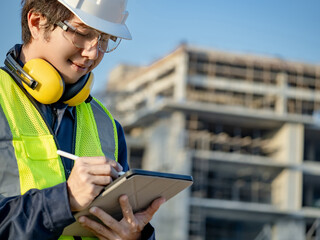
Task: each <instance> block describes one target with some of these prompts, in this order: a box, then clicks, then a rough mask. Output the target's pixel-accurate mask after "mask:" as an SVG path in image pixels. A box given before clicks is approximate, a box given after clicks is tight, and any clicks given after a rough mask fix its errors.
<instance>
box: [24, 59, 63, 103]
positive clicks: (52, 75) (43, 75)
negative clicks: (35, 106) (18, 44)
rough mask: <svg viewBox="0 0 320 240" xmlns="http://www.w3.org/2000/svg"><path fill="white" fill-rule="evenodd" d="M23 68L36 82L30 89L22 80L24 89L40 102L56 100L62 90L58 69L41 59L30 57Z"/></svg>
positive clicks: (53, 101)
mask: <svg viewBox="0 0 320 240" xmlns="http://www.w3.org/2000/svg"><path fill="white" fill-rule="evenodd" d="M23 70H24V71H25V72H26V73H27V74H29V75H30V76H31V77H32V78H33V79H34V80H36V81H37V82H38V85H37V87H36V88H35V89H31V88H30V87H28V86H27V85H26V84H25V83H24V82H22V84H23V85H24V87H25V89H26V90H27V91H28V92H29V93H30V94H31V95H32V96H33V97H34V98H35V99H36V100H37V101H38V102H40V103H43V104H51V103H55V102H57V101H58V100H59V99H60V98H61V96H62V94H63V92H64V82H63V81H62V78H61V76H60V74H59V73H58V71H57V70H56V69H55V68H54V67H53V66H52V65H51V64H50V63H48V62H47V61H45V60H43V59H39V58H38V59H31V60H30V61H28V62H27V63H26V64H25V65H24V67H23Z"/></svg>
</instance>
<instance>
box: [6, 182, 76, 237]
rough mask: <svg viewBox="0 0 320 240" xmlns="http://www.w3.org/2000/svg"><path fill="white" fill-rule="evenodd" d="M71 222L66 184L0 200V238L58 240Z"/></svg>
mask: <svg viewBox="0 0 320 240" xmlns="http://www.w3.org/2000/svg"><path fill="white" fill-rule="evenodd" d="M74 221H75V219H74V217H73V215H72V213H71V211H70V206H69V201H68V194H67V185H66V183H65V182H64V183H61V184H58V185H56V186H54V187H51V188H46V189H42V190H38V189H31V190H29V191H28V192H26V193H25V194H24V195H20V196H15V197H8V198H2V199H1V201H0V239H8V240H13V239H15V240H16V239H24V240H34V239H42V240H44V239H45V240H47V239H48V240H49V239H58V238H59V236H60V235H61V234H62V231H63V229H64V228H65V227H66V226H67V225H69V224H71V223H73V222H74Z"/></svg>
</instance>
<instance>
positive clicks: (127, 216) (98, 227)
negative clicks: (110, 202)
mask: <svg viewBox="0 0 320 240" xmlns="http://www.w3.org/2000/svg"><path fill="white" fill-rule="evenodd" d="M119 202H120V206H121V209H122V214H123V218H122V220H121V221H120V222H119V221H117V220H115V219H114V218H112V217H111V216H110V215H109V214H108V213H106V212H105V211H103V210H102V209H100V208H98V207H92V208H91V209H90V213H91V214H93V215H95V216H96V217H97V218H99V219H100V220H101V221H102V222H103V223H104V225H103V224H100V223H98V222H96V221H94V220H91V219H89V218H87V217H85V216H82V217H80V218H79V219H78V221H79V222H80V224H81V225H82V226H83V227H85V228H87V229H89V230H90V231H91V232H93V233H94V234H95V235H96V236H97V237H98V238H99V239H100V240H120V239H121V240H137V239H140V236H141V231H142V230H143V228H144V227H145V226H146V225H147V223H148V222H150V220H151V219H152V217H153V215H154V214H155V213H156V211H157V210H158V209H159V207H160V205H161V204H163V203H164V202H165V199H164V198H158V199H156V200H154V201H153V202H152V204H151V205H150V206H149V207H148V208H147V209H146V210H145V211H143V212H139V213H136V214H133V212H132V207H131V205H130V203H129V200H128V197H127V196H126V195H123V196H121V197H120V198H119Z"/></svg>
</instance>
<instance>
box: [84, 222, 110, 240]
mask: <svg viewBox="0 0 320 240" xmlns="http://www.w3.org/2000/svg"><path fill="white" fill-rule="evenodd" d="M78 222H79V223H80V224H81V226H82V227H84V228H86V229H88V230H89V231H91V232H93V233H94V235H96V236H97V237H101V238H100V239H105V238H106V237H108V239H111V237H112V235H113V234H112V232H111V231H110V230H109V229H108V228H106V227H105V226H103V225H101V224H100V223H98V222H96V221H93V220H91V219H90V218H87V217H84V216H81V217H80V218H79V219H78Z"/></svg>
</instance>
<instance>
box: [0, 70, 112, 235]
mask: <svg viewBox="0 0 320 240" xmlns="http://www.w3.org/2000/svg"><path fill="white" fill-rule="evenodd" d="M0 79H1V81H0V105H1V108H0V139H1V141H0V149H1V154H2V157H3V159H5V161H6V163H5V164H3V166H2V167H1V170H0V174H1V175H2V176H1V178H2V179H3V180H4V181H1V182H0V193H1V194H2V196H4V197H9V196H15V195H22V194H24V193H25V192H26V191H28V190H29V189H32V188H37V189H43V188H48V187H52V186H54V185H57V184H59V183H62V182H64V181H66V177H65V170H64V167H63V164H62V161H61V159H60V157H59V156H58V155H57V153H56V152H57V144H56V139H55V137H54V135H53V134H52V131H51V130H50V129H49V128H48V126H47V124H46V122H45V120H44V119H43V117H42V116H41V114H40V113H39V111H38V110H37V108H36V107H35V105H34V104H33V103H32V102H31V101H30V99H29V98H28V97H27V95H26V94H25V93H24V92H23V90H22V89H21V88H20V87H19V86H18V85H17V84H16V83H15V82H14V80H13V79H12V78H11V77H10V75H8V74H7V73H6V72H5V71H3V70H0ZM75 154H76V155H77V156H106V157H108V158H110V159H113V160H116V161H117V157H118V137H117V129H116V125H115V121H114V119H113V117H112V116H111V114H110V113H109V112H108V110H107V109H106V108H105V107H104V106H103V105H102V104H101V103H100V102H99V101H98V100H97V99H93V100H92V101H91V102H90V103H81V104H80V105H78V106H76V135H75ZM60 239H73V237H71V236H61V237H60ZM83 239H95V238H83Z"/></svg>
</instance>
